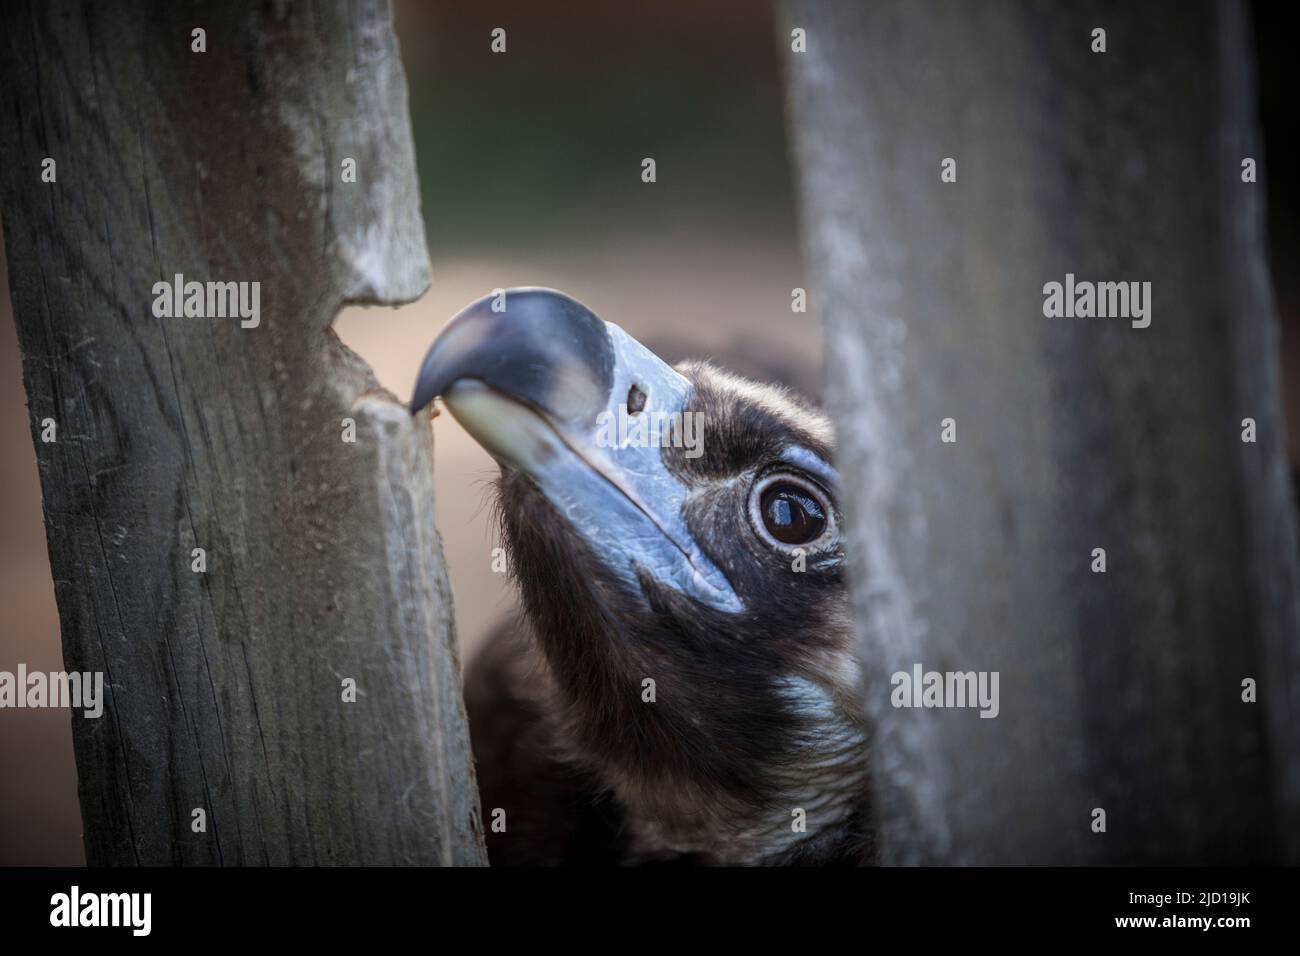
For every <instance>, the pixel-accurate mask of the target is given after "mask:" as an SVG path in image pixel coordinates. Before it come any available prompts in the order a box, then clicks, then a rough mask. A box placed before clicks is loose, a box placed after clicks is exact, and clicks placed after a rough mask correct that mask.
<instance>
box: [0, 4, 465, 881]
mask: <svg viewBox="0 0 1300 956" xmlns="http://www.w3.org/2000/svg"><path fill="white" fill-rule="evenodd" d="M196 27H201V28H203V29H204V30H206V34H207V52H206V53H195V52H192V51H191V31H192V30H193V29H194V28H196ZM0 49H2V51H3V52H2V54H0V108H2V109H3V116H0V143H2V144H3V157H4V159H3V162H2V163H0V189H2V190H3V194H2V195H3V202H4V206H3V217H4V226H5V238H6V245H7V249H8V256H9V275H10V282H11V285H12V295H13V303H14V313H15V318H16V322H17V325H18V332H19V339H20V343H21V347H22V352H23V373H24V379H25V382H26V387H27V392H28V401H29V406H30V413H31V418H32V423H33V436H34V439H35V447H36V454H37V457H38V460H39V469H40V475H41V483H42V491H43V498H44V510H45V519H46V524H47V528H48V537H49V552H50V562H51V565H52V568H53V573H54V579H55V591H56V597H57V600H58V606H59V614H60V619H61V623H62V632H63V644H64V657H65V661H66V666H67V667H68V668H69V669H76V670H102V671H104V672H105V675H106V678H105V679H106V683H107V685H108V690H107V698H108V699H107V709H106V712H105V714H104V716H103V717H102V718H100V719H98V720H88V719H83V718H82V717H80V716H75V717H74V718H73V732H74V738H75V746H76V754H77V766H78V772H79V776H80V792H81V804H82V814H83V818H84V823H85V840H86V849H87V859H88V861H89V862H90V863H92V864H123V863H128V864H129V863H140V864H170V863H186V864H218V863H222V864H287V863H327V864H328V863H433V864H462V863H464V864H479V863H483V862H484V861H485V856H484V850H483V842H482V828H481V824H480V818H479V808H478V797H477V792H476V788H475V782H474V774H473V767H472V763H471V758H470V752H469V746H468V736H467V730H466V722H465V715H464V708H463V703H462V700H461V694H460V686H459V661H458V660H457V656H456V646H455V640H454V637H455V635H454V625H453V621H452V609H451V596H450V590H449V587H448V583H447V577H446V573H445V570H444V568H443V564H442V552H441V543H440V541H439V538H438V533H437V530H436V528H435V526H434V521H433V458H432V455H433V447H432V435H431V431H430V429H429V428H428V422H427V419H426V418H424V417H421V418H420V419H418V420H413V419H412V418H411V417H410V416H409V415H408V414H407V413H406V411H405V410H404V409H403V407H402V406H401V404H400V403H399V402H397V401H396V400H395V399H394V398H393V397H392V396H391V395H389V394H387V393H385V392H383V391H382V390H380V389H379V388H378V386H377V384H376V382H375V380H374V377H373V376H372V375H371V373H370V371H369V369H368V368H367V367H366V365H365V364H364V363H363V362H362V361H361V360H360V359H359V358H357V357H356V356H355V355H353V354H352V353H351V352H349V351H348V350H347V349H346V348H344V347H343V346H342V345H341V343H340V342H339V341H338V339H337V338H336V336H335V335H334V333H333V331H332V330H331V328H330V325H331V323H332V321H333V319H334V317H335V315H336V314H337V312H338V310H339V309H340V307H341V306H342V305H343V304H345V303H354V302H356V303H376V304H398V303H401V302H405V301H409V300H411V299H413V298H416V297H418V296H419V295H420V294H421V293H422V292H423V291H424V289H425V288H426V287H427V284H428V275H427V265H426V262H427V255H426V251H425V246H424V238H423V231H422V224H421V218H420V202H419V191H418V186H417V182H416V178H415V171H414V157H413V150H412V145H411V135H410V129H409V120H408V116H407V106H406V85H405V78H404V76H403V73H402V69H401V63H400V60H399V58H398V53H397V49H396V41H395V38H394V36H393V33H392V27H391V23H390V15H389V10H388V7H387V5H386V4H385V3H383V2H378V0H367V2H364V3H352V2H345V0H318V2H312V3H298V4H284V3H259V4H218V3H210V4H209V3H164V2H145V0H127V2H123V3H114V4H82V3H78V2H74V0H53V2H47V0H32V2H27V3H21V4H18V5H17V9H16V10H14V11H13V13H12V16H11V17H10V18H8V20H7V23H6V30H5V32H4V36H3V39H2V40H0ZM45 157H52V158H54V159H55V160H56V161H57V177H58V178H57V182H56V183H53V184H45V183H42V182H41V180H40V172H41V161H42V159H43V158H45ZM348 157H350V158H353V159H355V160H356V164H357V181H356V182H355V183H344V182H342V181H341V177H340V169H341V163H342V161H343V159H344V158H348ZM176 273H182V274H184V276H185V277H186V279H193V280H198V281H208V280H213V281H247V282H252V281H257V282H260V284H261V285H260V289H261V324H260V325H259V326H258V327H257V328H241V326H240V323H239V321H238V320H235V319H229V318H197V317H190V318H183V317H178V318H155V317H154V315H153V313H152V311H151V306H152V303H153V298H154V296H153V292H152V288H153V285H154V283H155V282H157V281H160V280H170V279H171V277H172V276H173V275H174V274H176ZM46 418H50V419H53V420H54V421H56V422H57V423H58V441H57V443H53V444H46V443H44V442H42V441H41V440H40V423H41V421H42V420H43V419H46ZM345 418H352V419H354V420H355V422H356V442H355V443H354V444H349V443H345V442H344V441H343V440H342V435H343V424H342V423H343V419H345ZM195 547H201V548H204V549H205V550H206V554H207V571H206V573H202V574H199V573H195V572H193V571H192V570H191V549H192V548H195ZM344 678H353V679H355V681H356V684H357V688H358V696H357V700H356V702H355V703H345V702H344V701H343V699H342V681H343V679H344ZM199 807H201V808H204V809H205V810H206V812H207V819H208V829H207V832H206V833H193V832H192V831H191V812H192V810H193V809H194V808H199Z"/></svg>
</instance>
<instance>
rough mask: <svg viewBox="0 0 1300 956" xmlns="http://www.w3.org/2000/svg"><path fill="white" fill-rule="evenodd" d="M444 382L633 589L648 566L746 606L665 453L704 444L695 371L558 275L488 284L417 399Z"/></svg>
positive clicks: (486, 438) (459, 409)
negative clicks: (559, 287) (549, 285)
mask: <svg viewBox="0 0 1300 956" xmlns="http://www.w3.org/2000/svg"><path fill="white" fill-rule="evenodd" d="M437 396H440V397H441V398H442V400H443V402H444V403H445V404H446V406H447V409H448V410H449V411H450V412H451V414H452V415H453V416H454V417H455V418H456V420H457V421H459V422H460V423H461V425H463V426H464V427H465V429H466V431H468V432H469V433H470V435H471V436H473V438H474V439H475V440H476V441H477V442H478V443H479V444H480V445H482V446H483V447H484V448H485V449H486V450H487V451H488V452H489V453H491V454H492V456H493V457H495V458H496V459H497V460H498V461H499V462H500V463H501V464H502V465H503V466H505V467H508V468H513V469H517V470H518V471H521V472H523V473H525V474H527V475H528V476H529V477H530V478H532V480H533V482H534V483H535V484H536V485H537V487H538V488H539V489H540V490H541V492H542V493H543V494H544V495H545V496H546V497H547V499H548V500H549V501H550V502H551V504H552V505H554V506H555V509H556V511H557V512H558V513H559V514H560V515H561V516H563V517H564V518H565V519H566V520H567V521H568V522H569V523H570V524H571V525H572V526H573V528H574V529H575V530H576V531H577V532H578V533H579V534H580V535H581V536H582V537H583V538H584V539H585V540H586V541H587V543H588V544H589V545H590V546H591V548H592V551H593V553H594V554H595V555H596V556H597V557H598V558H599V559H600V560H602V561H603V562H604V563H605V564H606V565H607V566H608V567H609V568H610V569H611V570H612V571H614V572H615V573H616V574H618V575H619V576H620V577H621V578H622V579H623V580H624V582H625V583H626V584H628V585H629V587H630V588H631V589H633V590H636V589H637V588H638V587H639V585H638V578H637V569H644V570H645V571H647V572H649V573H650V574H651V575H652V576H653V577H654V578H655V579H656V580H658V581H660V582H662V583H663V584H665V585H667V586H669V587H672V588H674V589H676V590H678V591H680V592H682V593H684V594H687V595H689V596H690V597H692V598H694V599H695V600H697V601H699V602H701V603H703V604H706V605H708V606H709V607H712V608H715V609H717V610H720V611H726V612H736V611H739V610H740V609H741V602H740V599H739V598H738V597H737V595H736V593H735V591H734V590H733V589H732V587H731V584H730V582H728V581H727V579H726V577H725V576H724V575H723V574H722V572H721V571H720V570H718V568H717V567H716V565H714V564H713V562H712V561H710V560H709V559H708V557H707V556H705V554H704V553H703V552H702V551H701V550H700V548H699V546H698V545H697V544H696V541H695V538H694V536H693V534H692V533H691V531H690V528H689V527H688V526H687V524H686V521H685V518H684V517H683V508H684V505H685V503H686V500H687V498H688V496H689V494H690V488H689V487H688V485H687V484H686V483H685V482H684V481H683V480H682V479H681V478H679V477H678V476H676V475H674V474H673V473H671V472H670V471H669V469H668V467H667V466H666V464H665V462H664V459H663V449H664V448H666V447H669V446H676V447H678V448H682V449H683V452H682V453H683V454H684V455H686V456H688V457H697V456H698V455H699V454H701V453H702V451H703V445H702V443H703V441H704V429H703V423H702V422H699V421H698V413H693V412H691V411H690V410H689V405H690V398H691V386H690V383H689V382H688V381H687V380H686V379H685V378H684V377H683V376H682V375H680V374H678V373H677V372H676V371H675V370H674V369H673V368H671V367H670V366H669V365H667V364H666V363H664V362H663V361H662V360H660V359H659V357H658V356H656V355H655V354H654V353H653V352H651V351H650V350H649V349H647V348H645V347H644V346H643V345H641V343H639V342H637V341H636V339H634V338H632V337H631V336H630V335H628V334H627V333H626V332H624V331H623V330H622V329H620V328H619V327H618V326H616V325H613V324H612V323H609V322H605V321H603V320H602V319H600V318H598V317H597V316H596V315H594V314H593V313H592V312H591V311H590V310H589V309H587V308H586V306H584V305H582V304H581V303H579V302H577V301H576V300H574V299H572V298H570V297H569V296H566V295H564V294H563V293H561V292H556V291H555V290H552V289H537V288H522V289H509V290H506V291H505V293H504V295H498V296H487V297H485V298H483V299H480V300H479V301H477V302H475V303H473V304H471V305H470V306H468V307H467V308H466V309H464V310H463V311H461V312H460V313H459V314H458V315H457V316H456V317H455V318H453V319H452V320H451V322H450V323H449V324H448V325H447V327H446V328H445V329H443V331H442V333H441V334H440V335H439V336H438V338H437V339H436V340H435V341H434V343H433V345H432V346H431V347H430V348H429V351H428V354H426V355H425V358H424V362H423V364H422V365H421V367H420V374H419V377H418V378H417V379H416V383H415V391H414V397H413V398H412V400H411V411H412V413H415V412H418V411H419V410H420V409H422V408H424V407H425V406H426V405H428V404H429V403H430V402H432V401H433V399H434V398H435V397H437Z"/></svg>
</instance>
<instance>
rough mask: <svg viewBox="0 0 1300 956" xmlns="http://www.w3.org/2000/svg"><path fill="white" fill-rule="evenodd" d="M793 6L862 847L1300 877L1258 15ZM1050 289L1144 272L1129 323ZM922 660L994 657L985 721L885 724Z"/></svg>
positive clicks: (947, 715)
mask: <svg viewBox="0 0 1300 956" xmlns="http://www.w3.org/2000/svg"><path fill="white" fill-rule="evenodd" d="M784 12H785V20H786V23H785V28H784V32H783V34H782V43H783V45H784V46H785V47H786V49H787V50H788V49H789V32H788V31H789V30H790V29H793V28H794V27H796V26H798V27H803V28H805V29H806V30H807V38H808V39H807V53H804V54H798V53H795V54H791V55H789V56H788V65H789V73H790V83H791V92H790V107H789V109H790V118H791V122H792V126H793V131H794V135H795V145H796V159H797V165H798V167H799V173H800V188H801V194H802V202H803V212H804V229H805V247H806V252H807V256H808V262H809V267H810V270H811V273H812V276H813V280H814V281H813V288H814V294H815V295H816V296H817V297H818V302H817V305H818V308H819V309H820V313H821V315H822V316H823V317H824V321H825V323H826V342H827V353H826V357H827V372H828V378H829V383H828V389H829V398H830V404H831V408H832V411H833V413H834V415H835V419H836V421H837V423H839V428H840V439H841V456H842V460H841V465H842V468H843V471H844V472H845V474H846V483H847V489H848V490H847V503H846V507H847V508H848V510H849V524H850V527H851V564H852V567H853V570H854V574H855V579H856V607H857V615H858V619H859V626H860V630H861V633H862V640H863V655H864V662H865V665H866V671H867V677H866V688H865V693H866V699H867V702H868V706H869V709H870V712H871V714H872V715H873V723H874V743H873V761H874V764H873V766H874V779H875V782H876V785H877V787H878V789H879V792H880V807H881V827H882V832H881V841H882V847H883V853H884V859H885V861H886V862H895V863H900V862H903V863H912V862H925V863H949V862H956V863H1088V862H1123V863H1155V862H1161V863H1177V862H1243V861H1268V860H1281V859H1286V860H1291V861H1293V862H1294V861H1296V860H1297V859H1300V855H1298V854H1300V847H1298V846H1297V842H1296V841H1297V839H1298V838H1300V815H1298V814H1300V780H1298V778H1297V774H1298V773H1300V736H1298V734H1300V700H1298V699H1297V693H1298V692H1300V656H1298V655H1300V609H1298V608H1297V599H1298V596H1300V583H1298V582H1300V578H1298V577H1297V568H1296V537H1295V512H1294V503H1293V501H1292V494H1291V490H1290V485H1289V481H1288V475H1287V468H1286V461H1285V456H1284V449H1283V444H1282V442H1283V431H1282V427H1281V417H1280V416H1281V412H1280V404H1279V384H1278V382H1279V371H1278V363H1277V328H1276V323H1275V317H1274V314H1273V305H1272V299H1271V291H1270V286H1269V280H1268V273H1267V256H1266V251H1265V244H1264V242H1265V240H1264V219H1263V217H1264V209H1263V202H1264V200H1263V197H1264V193H1263V188H1264V187H1263V186H1262V185H1249V184H1244V183H1243V182H1242V181H1241V160H1242V158H1243V157H1247V156H1250V157H1254V158H1256V159H1257V160H1259V161H1260V165H1261V169H1262V167H1263V157H1262V154H1261V146H1260V141H1259V134H1258V130H1257V128H1256V123H1255V118H1254V117H1255V93H1254V79H1253V72H1252V71H1253V61H1252V52H1251V41H1250V31H1249V24H1248V22H1247V21H1246V16H1247V10H1246V8H1245V5H1243V4H1238V3H1234V2H1230V0H1225V2H1193V3H1171V2H1152V3H1141V4H1124V3H1085V4H1069V5H1063V4H1054V3H1047V2H1006V0H1003V2H996V3H980V4H968V3H963V2H914V0H907V2H902V0H873V2H871V3H862V4H857V3H851V2H821V0H788V2H787V3H786V4H785V10H784ZM1094 27H1103V28H1105V29H1106V31H1107V41H1108V49H1107V52H1105V53H1104V54H1096V53H1093V52H1091V50H1090V44H1091V39H1092V38H1091V31H1092V29H1093V28H1094ZM946 157H952V158H955V159H956V160H957V164H958V165H957V170H958V179H957V182H956V183H943V182H941V181H940V163H941V161H942V160H943V159H944V158H946ZM1067 272H1069V273H1074V274H1075V275H1076V276H1077V277H1078V278H1079V279H1087V280H1091V281H1105V280H1116V281H1130V280H1138V281H1140V280H1145V281H1150V282H1151V283H1152V302H1153V310H1152V322H1151V325H1150V327H1149V328H1145V329H1135V328H1133V327H1131V325H1130V323H1129V322H1128V321H1125V320H1123V319H1100V318H1091V319H1089V318H1070V319H1066V318H1047V317H1045V316H1044V313H1043V300H1044V295H1043V286H1044V284H1045V283H1047V282H1051V281H1057V282H1063V281H1064V279H1065V275H1066V273H1067ZM949 417H951V418H953V419H955V421H956V428H957V441H956V443H955V444H944V443H942V442H941V441H940V423H941V421H942V420H943V419H945V418H949ZM1246 417H1250V418H1254V419H1255V420H1256V421H1257V423H1258V442H1257V443H1255V444H1244V443H1243V442H1242V441H1241V422H1242V419H1243V418H1246ZM1099 547H1100V548H1105V549H1106V552H1107V573H1105V574H1094V573H1092V571H1091V569H1090V563H1091V560H1092V555H1091V552H1092V549H1094V548H1099ZM916 663H921V664H923V665H924V666H925V667H926V668H927V669H935V670H941V671H944V670H958V671H967V670H988V671H998V672H999V673H1000V681H1001V684H1000V697H1001V713H1000V715H999V716H998V717H997V718H996V719H991V720H986V719H978V717H977V715H976V713H975V712H974V711H970V710H946V711H945V710H928V711H926V710H908V709H901V708H894V707H893V706H891V704H890V691H891V685H890V677H891V675H892V674H893V673H894V672H896V671H900V670H906V671H910V670H911V668H912V666H913V665H914V664H916ZM1247 677H1253V678H1255V679H1256V680H1257V681H1258V683H1259V693H1260V702H1259V703H1258V704H1247V703H1243V702H1242V700H1241V681H1242V680H1243V679H1244V678H1247ZM1097 807H1100V808H1103V809H1105V811H1106V813H1107V832H1106V833H1104V834H1097V833H1093V832H1092V830H1091V829H1090V824H1091V823H1092V811H1093V809H1094V808H1097Z"/></svg>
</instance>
